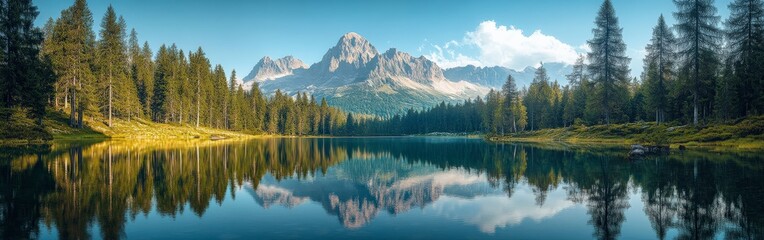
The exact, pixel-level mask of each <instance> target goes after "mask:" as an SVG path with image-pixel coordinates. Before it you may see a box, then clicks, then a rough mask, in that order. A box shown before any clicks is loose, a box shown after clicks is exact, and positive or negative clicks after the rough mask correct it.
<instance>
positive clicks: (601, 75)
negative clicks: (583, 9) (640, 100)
mask: <svg viewBox="0 0 764 240" xmlns="http://www.w3.org/2000/svg"><path fill="white" fill-rule="evenodd" d="M594 23H595V25H596V27H595V28H594V29H592V33H593V35H594V36H593V38H592V39H591V40H589V41H588V44H589V47H590V48H591V52H590V53H589V54H588V59H589V61H590V63H589V65H588V70H589V73H590V74H591V76H592V79H593V80H594V82H595V86H596V87H597V96H596V97H597V98H598V102H599V105H600V107H601V108H602V111H603V115H604V119H605V123H606V124H610V122H611V117H612V115H613V114H614V113H616V112H618V111H619V110H620V109H619V107H621V106H623V105H624V103H625V102H624V97H625V96H626V86H627V84H628V81H629V78H628V76H627V75H628V74H629V66H628V65H629V62H630V61H631V59H629V58H628V57H626V44H624V43H623V37H622V36H621V32H622V31H623V29H622V28H621V27H619V26H618V18H617V17H616V16H615V10H614V9H613V5H612V4H611V3H610V0H605V2H603V3H602V6H601V7H600V10H599V13H598V14H597V18H596V19H595V21H594Z"/></svg>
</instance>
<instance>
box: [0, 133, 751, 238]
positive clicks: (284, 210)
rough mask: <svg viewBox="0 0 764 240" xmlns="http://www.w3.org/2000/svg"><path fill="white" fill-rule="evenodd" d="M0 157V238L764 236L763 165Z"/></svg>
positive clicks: (129, 150) (131, 150)
mask: <svg viewBox="0 0 764 240" xmlns="http://www.w3.org/2000/svg"><path fill="white" fill-rule="evenodd" d="M1 149H2V152H0V175H1V177H0V226H1V227H2V229H0V237H2V238H5V239H27V238H40V239H56V238H64V239H116V238H131V239H153V238H165V239H166V238H176V239H251V238H260V239H321V238H323V239H327V238H328V239H347V238H356V239H505V238H513V239H591V238H595V239H656V238H662V239H763V238H764V204H763V203H764V200H763V199H764V155H763V154H758V153H718V152H710V151H685V152H678V151H676V152H672V154H671V155H670V156H660V157H651V158H646V159H643V160H634V161H630V160H627V158H626V153H627V149H625V148H618V147H592V146H590V147H578V146H565V145H526V144H509V143H508V144H497V143H489V142H485V141H483V140H481V139H470V138H451V137H391V138H381V137H380V138H268V139H252V140H238V141H232V140H224V141H198V142H197V141H190V142H172V141H168V142H159V141H158V142H130V141H107V142H93V143H87V142H56V143H54V144H52V145H50V146H21V147H3V148H1Z"/></svg>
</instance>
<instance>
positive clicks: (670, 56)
mask: <svg viewBox="0 0 764 240" xmlns="http://www.w3.org/2000/svg"><path fill="white" fill-rule="evenodd" d="M675 47H676V42H675V38H674V33H673V32H672V31H671V29H670V28H669V27H668V26H667V25H666V21H665V20H664V19H663V15H661V16H660V17H659V18H658V25H656V26H655V27H654V28H653V37H652V39H650V43H649V44H648V45H647V47H646V48H645V50H646V51H647V55H646V56H645V60H644V62H645V70H644V74H645V77H644V78H643V81H644V84H645V87H646V88H647V96H646V97H647V104H648V106H649V107H650V108H651V109H653V110H654V112H655V121H656V122H658V123H660V122H663V121H666V110H667V108H668V84H667V83H666V82H667V81H672V80H673V79H674V75H675V72H674V67H675V62H674V59H676V52H675V50H674V49H675Z"/></svg>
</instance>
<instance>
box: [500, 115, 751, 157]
mask: <svg viewBox="0 0 764 240" xmlns="http://www.w3.org/2000/svg"><path fill="white" fill-rule="evenodd" d="M486 139H487V140H488V141H492V142H523V143H550V142H558V143H567V144H589V145H591V144H595V145H624V146H627V145H631V144H643V145H660V146H669V147H670V148H672V149H677V148H679V146H685V147H687V148H706V149H708V148H711V149H714V148H715V149H727V150H754V151H758V150H764V117H761V116H759V117H750V118H745V119H742V120H739V121H737V122H735V123H733V124H708V125H706V126H701V127H695V126H690V125H674V126H671V125H667V124H656V123H654V122H650V123H646V122H643V123H626V124H611V125H595V126H588V127H587V126H571V127H566V128H553V129H542V130H536V131H527V132H520V133H513V134H508V135H488V136H486Z"/></svg>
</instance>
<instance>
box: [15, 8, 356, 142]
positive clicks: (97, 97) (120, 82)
mask: <svg viewBox="0 0 764 240" xmlns="http://www.w3.org/2000/svg"><path fill="white" fill-rule="evenodd" d="M0 3H2V4H3V5H2V6H3V10H4V11H2V13H3V15H2V16H3V23H2V26H3V29H2V30H4V32H3V36H7V37H5V38H3V40H6V41H4V42H3V43H4V44H3V45H4V46H9V47H6V48H4V49H5V50H8V51H3V52H2V55H0V56H4V57H3V58H2V59H3V60H4V61H3V62H4V63H6V64H4V65H3V66H4V67H3V68H2V73H3V84H2V88H0V92H2V94H3V95H2V96H3V100H4V103H5V107H14V106H19V107H22V108H25V109H32V111H31V113H30V114H29V115H31V116H30V117H35V118H37V119H39V120H40V124H42V118H43V117H44V116H45V111H46V108H49V109H54V110H55V111H60V112H64V113H68V114H69V124H70V125H71V126H73V127H79V128H82V127H83V125H84V123H83V122H84V121H85V120H88V121H89V122H94V123H99V122H102V123H104V124H106V125H107V126H109V127H111V126H113V124H114V119H123V120H126V121H132V120H133V119H136V118H141V119H145V120H151V121H154V122H159V123H173V124H180V125H189V126H193V127H211V128H220V129H229V130H235V131H243V132H250V133H270V134H288V135H304V134H314V135H318V134H333V133H335V132H339V131H342V130H343V128H344V123H345V121H346V120H347V116H346V114H345V113H344V112H342V111H340V110H339V109H336V108H333V107H329V106H328V105H327V103H326V100H324V99H321V100H320V101H317V100H316V99H314V98H313V97H308V95H307V94H306V93H299V92H298V93H295V94H293V95H291V96H290V95H288V94H287V93H282V92H277V93H276V94H274V95H273V96H271V97H267V96H265V95H264V94H263V93H262V92H261V91H260V89H259V86H258V85H257V84H254V85H253V87H252V89H244V88H243V86H242V84H240V83H238V82H237V81H236V72H235V71H231V73H230V77H227V76H226V71H225V70H224V69H223V67H222V66H221V65H215V66H213V65H212V64H211V63H210V60H209V59H208V58H207V57H206V54H205V52H204V50H202V48H201V47H199V48H198V49H196V50H195V51H188V52H184V51H183V50H182V49H179V48H178V47H177V46H176V45H175V44H172V45H169V46H168V45H162V46H161V47H159V50H158V51H157V52H156V54H154V53H153V52H152V49H151V47H150V46H149V44H148V42H144V43H143V44H140V43H139V40H138V34H137V32H136V30H135V29H132V30H131V31H130V33H129V34H128V33H127V24H126V22H125V20H124V19H123V18H122V17H121V16H119V15H118V14H117V13H116V11H115V10H114V8H113V7H112V6H109V7H108V9H107V10H106V13H105V15H104V17H103V19H102V20H101V23H100V30H99V31H98V34H97V35H96V33H95V32H94V31H93V26H92V25H93V16H92V13H91V12H90V10H89V8H88V5H87V2H86V1H85V0H76V1H74V4H73V5H72V6H70V7H69V8H67V9H65V10H63V11H62V12H61V15H60V16H59V17H58V18H57V19H53V18H50V19H48V21H47V22H46V24H45V25H44V26H43V28H42V29H39V28H35V27H34V26H33V21H34V19H35V18H36V17H37V14H38V11H37V8H36V7H35V6H34V5H32V3H31V1H22V0H8V1H2V2H0ZM14 34H15V35H14ZM29 92H33V93H34V94H32V95H30V94H28V93H29Z"/></svg>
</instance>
